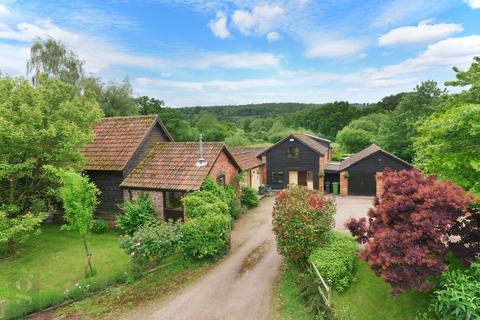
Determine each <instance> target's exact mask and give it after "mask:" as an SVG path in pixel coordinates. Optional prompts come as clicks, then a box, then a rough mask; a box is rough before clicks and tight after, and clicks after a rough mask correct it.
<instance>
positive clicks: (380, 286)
mask: <svg viewBox="0 0 480 320" xmlns="http://www.w3.org/2000/svg"><path fill="white" fill-rule="evenodd" d="M390 291H391V288H390V286H389V285H388V284H386V283H385V282H383V281H382V279H380V278H379V277H376V276H375V274H374V273H373V272H372V270H371V269H370V268H369V267H368V264H367V263H366V262H364V261H360V263H359V268H358V272H357V280H356V281H355V282H354V283H353V284H352V286H351V287H350V288H349V289H348V290H347V291H346V292H345V293H343V294H338V293H334V295H333V304H334V306H333V307H334V310H335V314H336V315H337V316H338V317H339V318H340V319H352V320H356V319H359V320H370V319H371V320H378V319H389V320H397V319H398V320H410V319H412V320H413V319H415V316H416V315H417V313H418V312H419V311H424V310H425V309H426V308H427V306H428V303H429V301H430V298H431V293H428V292H425V293H421V292H416V291H409V292H406V293H402V294H399V295H398V296H396V297H395V298H393V297H392V296H391V295H390Z"/></svg>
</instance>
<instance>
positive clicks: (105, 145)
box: [82, 115, 158, 171]
mask: <svg viewBox="0 0 480 320" xmlns="http://www.w3.org/2000/svg"><path fill="white" fill-rule="evenodd" d="M156 121H158V116H156V115H150V116H133V117H113V118H104V119H103V120H102V121H101V122H98V123H96V124H95V125H94V126H93V132H94V139H93V142H92V143H91V144H88V145H86V146H85V147H84V148H83V150H82V154H83V155H84V157H85V159H86V164H85V170H117V171H120V170H123V169H124V168H125V166H126V165H127V163H128V161H129V160H130V159H131V157H132V156H133V154H134V153H135V151H136V150H137V148H138V147H139V146H140V144H141V143H142V141H143V139H144V138H145V136H146V135H147V133H148V132H149V131H150V129H151V128H152V127H153V125H154V124H155V123H156Z"/></svg>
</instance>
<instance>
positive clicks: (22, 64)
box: [0, 42, 30, 75]
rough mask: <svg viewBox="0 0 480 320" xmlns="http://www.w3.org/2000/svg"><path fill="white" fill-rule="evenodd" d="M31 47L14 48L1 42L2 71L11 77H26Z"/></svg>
mask: <svg viewBox="0 0 480 320" xmlns="http://www.w3.org/2000/svg"><path fill="white" fill-rule="evenodd" d="M29 57H30V47H29V46H14V45H8V44H3V43H1V42H0V71H1V72H2V73H3V74H9V75H25V72H26V65H27V60H28V58H29Z"/></svg>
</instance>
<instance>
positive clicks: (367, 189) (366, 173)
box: [338, 144, 412, 196]
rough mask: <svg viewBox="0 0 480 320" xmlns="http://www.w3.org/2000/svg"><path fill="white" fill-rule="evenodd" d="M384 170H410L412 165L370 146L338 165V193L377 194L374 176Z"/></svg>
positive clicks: (354, 194)
mask: <svg viewBox="0 0 480 320" xmlns="http://www.w3.org/2000/svg"><path fill="white" fill-rule="evenodd" d="M386 168H390V169H392V170H395V171H399V170H406V169H411V168H412V165H411V164H409V163H408V162H406V161H404V160H402V159H400V158H398V157H396V156H394V155H392V154H391V153H388V152H386V151H385V150H382V149H381V148H380V147H379V146H377V145H374V144H372V145H371V146H369V147H368V148H365V149H363V150H362V151H360V152H358V153H356V154H354V155H353V156H351V157H349V158H347V159H345V160H343V161H342V162H341V163H340V166H339V169H338V171H339V176H340V193H341V194H342V195H347V194H348V195H352V196H374V195H375V194H376V193H377V179H376V174H377V172H382V171H383V170H385V169H386Z"/></svg>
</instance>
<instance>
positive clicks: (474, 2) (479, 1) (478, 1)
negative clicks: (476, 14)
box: [464, 0, 480, 9]
mask: <svg viewBox="0 0 480 320" xmlns="http://www.w3.org/2000/svg"><path fill="white" fill-rule="evenodd" d="M464 2H465V3H467V4H468V5H469V6H470V7H471V8H472V9H480V0H464Z"/></svg>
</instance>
